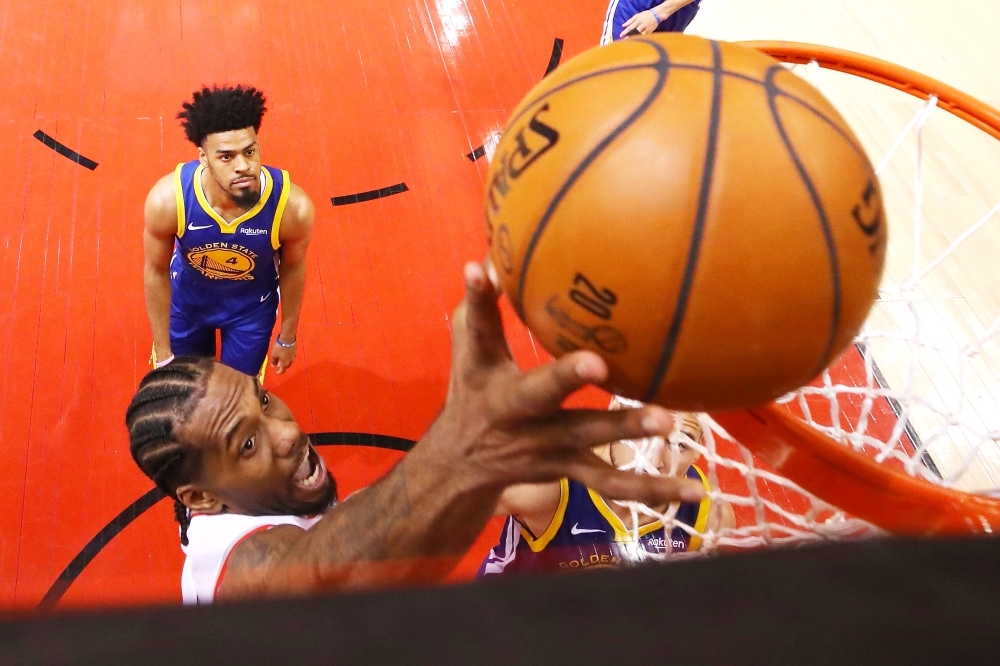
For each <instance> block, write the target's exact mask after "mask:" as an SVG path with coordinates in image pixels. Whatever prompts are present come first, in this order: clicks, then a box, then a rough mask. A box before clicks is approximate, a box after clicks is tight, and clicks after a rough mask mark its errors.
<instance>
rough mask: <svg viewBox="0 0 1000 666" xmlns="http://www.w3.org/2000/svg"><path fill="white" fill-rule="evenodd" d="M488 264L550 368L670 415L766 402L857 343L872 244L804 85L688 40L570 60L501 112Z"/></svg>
mask: <svg viewBox="0 0 1000 666" xmlns="http://www.w3.org/2000/svg"><path fill="white" fill-rule="evenodd" d="M486 220H487V223H486V226H487V233H488V236H489V242H490V256H491V257H492V259H493V262H494V263H495V265H496V267H497V272H498V274H499V276H500V281H501V284H502V287H503V290H504V292H505V293H506V294H507V296H508V297H509V298H510V300H511V302H512V303H513V305H514V307H515V309H516V310H517V312H518V313H519V314H520V316H521V318H522V319H523V320H524V322H525V324H527V325H528V327H529V328H530V329H531V331H532V332H533V333H534V334H535V336H536V337H537V338H538V339H539V341H541V343H542V344H543V345H544V346H545V348H546V349H548V350H549V351H550V352H552V353H553V354H555V355H559V354H562V353H565V352H567V351H571V350H575V349H591V350H593V351H595V352H598V353H599V354H601V355H602V356H603V357H604V358H605V359H606V360H607V361H608V364H609V365H610V368H611V377H610V381H609V383H608V388H610V389H611V390H613V391H615V392H616V393H620V394H622V395H625V396H628V397H631V398H636V399H640V400H644V401H647V402H656V403H659V404H661V405H664V406H666V407H671V408H676V409H687V410H721V409H730V408H737V407H743V406H749V405H753V404H759V403H762V402H766V401H768V400H772V399H774V398H776V397H778V396H780V395H781V394H783V393H785V392H787V391H789V390H792V389H794V388H796V387H798V386H801V385H803V384H805V383H807V382H809V381H810V380H811V379H812V378H813V377H815V376H816V375H817V374H818V373H819V372H820V371H821V370H822V369H823V368H824V367H826V366H827V365H828V364H829V363H830V361H831V360H833V358H834V357H835V356H836V355H837V354H838V353H839V352H840V351H841V350H842V349H843V348H844V347H845V346H846V345H847V344H848V343H849V342H850V341H851V339H852V338H853V337H854V336H855V335H856V334H857V332H858V330H859V329H860V327H861V325H862V323H863V322H864V320H865V317H866V316H867V314H868V311H869V309H870V308H871V305H872V303H873V302H874V299H875V296H876V294H877V287H878V283H879V278H880V275H881V272H882V265H883V262H884V259H885V246H886V228H885V223H884V216H883V210H882V200H881V192H880V190H879V185H878V181H877V180H876V177H875V172H874V169H873V168H872V165H871V163H870V162H869V160H868V157H867V156H866V155H865V152H864V150H863V149H862V148H861V145H860V143H859V142H858V140H857V138H856V137H855V136H854V134H853V132H852V131H851V129H850V127H848V125H847V123H846V122H845V121H844V119H843V118H842V117H841V116H840V114H839V113H837V111H836V110H835V109H834V108H833V106H832V105H831V104H830V103H829V102H828V101H827V100H826V98H824V97H823V96H822V95H821V94H820V93H819V92H818V91H817V90H816V89H815V88H813V87H812V86H811V85H809V84H808V83H806V82H805V81H803V80H802V79H800V78H799V77H797V76H795V75H794V74H792V73H791V72H789V71H788V70H787V69H785V67H783V66H782V65H781V64H780V63H778V61H776V60H774V59H772V58H770V57H769V56H766V55H764V54H762V53H759V52H757V51H754V50H751V49H748V48H745V47H741V46H737V45H734V44H725V43H720V42H712V41H708V40H705V39H701V38H699V37H692V36H687V35H676V34H665V35H653V36H652V37H648V38H633V39H628V40H624V41H621V42H616V43H614V44H612V45H610V46H605V47H600V48H595V49H592V50H590V51H587V52H586V53H583V54H581V55H579V56H577V57H576V58H574V59H572V60H571V61H569V62H567V63H566V64H565V65H563V66H562V67H560V68H559V69H557V70H556V71H555V72H553V73H552V74H550V75H549V76H548V77H546V78H545V79H544V80H543V81H542V82H541V83H539V84H538V85H537V86H535V88H534V89H532V91H531V92H530V93H529V94H528V96H527V97H526V98H525V99H524V101H522V102H521V104H520V105H519V106H518V107H517V109H516V110H515V111H514V113H513V115H512V116H511V119H510V121H509V122H508V124H507V127H506V129H505V131H504V133H503V138H502V139H501V141H500V143H499V145H498V146H497V149H496V153H495V157H494V160H493V163H492V165H491V166H490V175H489V182H488V191H487V195H486Z"/></svg>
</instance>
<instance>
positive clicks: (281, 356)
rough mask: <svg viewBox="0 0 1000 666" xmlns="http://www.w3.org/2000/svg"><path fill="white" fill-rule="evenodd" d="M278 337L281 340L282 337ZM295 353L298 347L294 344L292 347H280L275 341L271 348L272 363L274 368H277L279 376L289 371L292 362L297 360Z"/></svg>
mask: <svg viewBox="0 0 1000 666" xmlns="http://www.w3.org/2000/svg"><path fill="white" fill-rule="evenodd" d="M278 337H279V338H280V337H281V336H278ZM295 351H296V347H295V345H294V344H293V345H292V346H290V347H289V346H287V345H279V344H278V341H277V340H275V342H274V344H273V345H272V346H271V359H270V363H271V366H272V367H275V368H277V370H276V371H275V372H276V373H277V374H279V375H281V374H284V372H285V370H288V367H289V366H290V365H291V364H292V361H294V360H295Z"/></svg>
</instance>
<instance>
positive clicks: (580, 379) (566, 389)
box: [506, 351, 608, 418]
mask: <svg viewBox="0 0 1000 666" xmlns="http://www.w3.org/2000/svg"><path fill="white" fill-rule="evenodd" d="M607 378H608V366H607V364H606V363H605V362H604V359H602V358H601V357H600V356H598V355H597V354H595V353H593V352H589V351H578V352H573V353H571V354H566V355H565V356H563V357H562V358H559V359H557V360H556V361H554V362H552V363H549V364H547V365H543V366H541V367H538V368H535V369H533V370H531V371H529V372H526V373H524V374H523V375H522V376H521V377H520V378H519V379H518V381H517V383H516V384H515V386H514V388H513V390H512V391H510V392H508V394H507V396H506V398H507V400H508V405H507V406H508V408H509V409H510V410H511V413H513V414H516V415H518V416H521V417H525V418H531V417H541V416H548V415H550V414H552V413H554V412H556V411H557V410H558V409H559V407H560V405H562V403H563V400H565V399H566V398H567V397H569V396H570V395H571V394H572V393H574V392H575V391H578V390H580V389H581V388H583V387H584V386H587V385H588V384H600V383H602V382H604V381H605V380H606V379H607Z"/></svg>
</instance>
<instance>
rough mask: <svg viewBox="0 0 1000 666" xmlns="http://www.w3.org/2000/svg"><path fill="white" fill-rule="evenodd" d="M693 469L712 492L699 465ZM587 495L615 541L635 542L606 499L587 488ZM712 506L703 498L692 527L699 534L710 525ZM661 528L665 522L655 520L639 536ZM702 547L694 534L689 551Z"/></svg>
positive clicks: (707, 489)
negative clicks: (613, 534) (613, 532)
mask: <svg viewBox="0 0 1000 666" xmlns="http://www.w3.org/2000/svg"><path fill="white" fill-rule="evenodd" d="M691 467H693V468H694V471H696V472H698V477H699V478H700V479H701V483H702V485H703V486H705V492H706V493H707V492H709V491H710V490H712V486H711V485H709V483H708V479H707V478H706V477H705V474H704V472H702V471H701V469H699V468H698V466H697V465H691ZM587 493H588V494H589V495H590V501H592V502H593V503H594V506H595V507H596V508H597V510H598V511H600V512H601V515H602V516H604V519H605V520H607V521H608V523H609V524H610V525H611V528H612V529H613V530H614V531H615V541H618V542H625V541H632V540H633V533H632V530H630V529H628V528H627V527H625V523H624V522H623V521H622V519H621V518H619V517H618V514H617V513H615V512H614V509H612V508H611V507H610V506H609V505H608V503H607V502H605V501H604V498H603V497H601V496H600V495H599V494H597V493H596V492H595V491H593V490H591V489H590V488H587ZM710 506H711V500H710V499H709V498H708V495H705V496H704V497H703V498H701V502H700V504H699V505H698V517H697V518H695V521H694V525H692V527H693V528H694V530H695V531H696V532H699V533H704V532H705V527H706V526H707V525H708V512H709V508H710ZM661 527H663V521H662V520H654V521H653V522H651V523H649V524H648V525H643V526H642V527H640V528H639V536H640V537H642V536H646V535H647V534H649V533H650V532H653V531H655V530H658V529H660V528H661ZM700 547H701V537H700V536H697V535H694V534H692V535H691V539H690V542H689V543H688V550H689V551H693V550H698V549H699V548H700Z"/></svg>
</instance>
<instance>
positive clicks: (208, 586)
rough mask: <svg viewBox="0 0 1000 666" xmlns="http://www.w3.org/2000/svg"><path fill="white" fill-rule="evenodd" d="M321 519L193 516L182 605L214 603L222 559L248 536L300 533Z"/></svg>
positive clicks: (185, 553)
mask: <svg viewBox="0 0 1000 666" xmlns="http://www.w3.org/2000/svg"><path fill="white" fill-rule="evenodd" d="M320 518H322V516H312V517H307V516H241V515H238V514H235V513H218V514H195V515H193V516H192V517H191V524H190V525H189V526H188V530H187V537H188V545H186V546H183V545H182V546H181V550H183V551H184V555H185V556H186V558H185V560H184V569H183V570H182V571H181V597H182V598H183V599H184V603H185V604H210V603H212V602H213V601H214V600H215V593H216V591H217V590H218V589H219V581H220V580H221V579H222V573H223V571H225V569H226V560H228V559H229V553H231V552H232V550H233V548H235V547H236V544H238V543H239V542H241V541H243V540H244V539H246V538H247V537H249V536H250V535H251V534H254V533H255V532H260V531H261V530H267V529H271V528H272V527H276V526H278V525H295V526H297V527H301V528H302V529H304V530H307V529H309V528H310V527H312V526H313V525H315V524H316V523H317V522H318V521H319V519H320Z"/></svg>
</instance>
